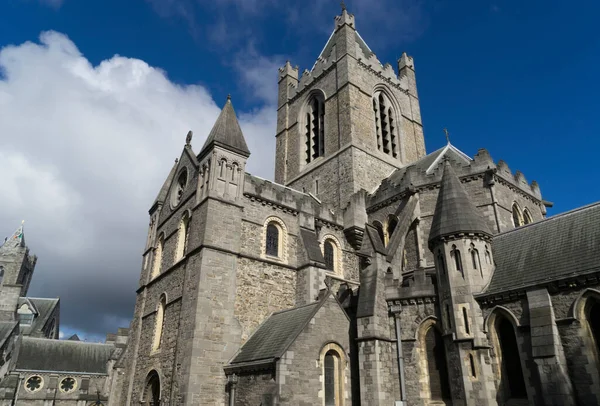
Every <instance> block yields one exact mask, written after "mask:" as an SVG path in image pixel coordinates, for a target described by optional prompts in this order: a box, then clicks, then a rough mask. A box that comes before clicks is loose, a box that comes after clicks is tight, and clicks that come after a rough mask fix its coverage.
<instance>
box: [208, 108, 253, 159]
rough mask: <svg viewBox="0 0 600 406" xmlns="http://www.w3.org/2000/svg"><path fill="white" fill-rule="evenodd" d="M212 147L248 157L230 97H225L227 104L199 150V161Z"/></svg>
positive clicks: (246, 147)
mask: <svg viewBox="0 0 600 406" xmlns="http://www.w3.org/2000/svg"><path fill="white" fill-rule="evenodd" d="M213 145H219V146H221V147H223V148H227V149H229V150H232V151H233V152H236V153H238V154H240V155H242V156H245V157H249V156H250V150H249V149H248V145H246V140H245V139H244V134H243V133H242V129H241V128H240V123H239V122H238V120H237V117H236V115H235V110H234V109H233V104H232V103H231V97H230V96H227V102H226V103H225V106H224V107H223V110H221V114H219V117H218V118H217V121H216V122H215V125H214V126H213V128H212V130H210V133H209V134H208V138H207V139H206V142H205V143H204V146H203V147H202V150H200V154H199V155H198V156H199V157H200V159H201V158H202V157H203V156H204V155H205V154H206V153H207V152H208V151H209V150H210V148H212V146H213Z"/></svg>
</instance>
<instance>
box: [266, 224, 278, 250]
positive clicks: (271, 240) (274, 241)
mask: <svg viewBox="0 0 600 406" xmlns="http://www.w3.org/2000/svg"><path fill="white" fill-rule="evenodd" d="M266 254H267V255H270V256H272V257H278V256H279V228H277V226H276V225H275V224H273V223H270V224H269V225H268V226H267V241H266Z"/></svg>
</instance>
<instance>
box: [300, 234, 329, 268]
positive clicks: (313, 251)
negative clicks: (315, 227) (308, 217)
mask: <svg viewBox="0 0 600 406" xmlns="http://www.w3.org/2000/svg"><path fill="white" fill-rule="evenodd" d="M300 235H301V236H302V243H303V245H304V249H305V250H306V255H307V257H308V260H309V261H312V262H319V263H322V264H324V263H325V258H324V257H323V253H322V252H321V247H320V246H319V240H318V239H317V234H316V233H315V232H314V231H311V230H307V229H305V228H300Z"/></svg>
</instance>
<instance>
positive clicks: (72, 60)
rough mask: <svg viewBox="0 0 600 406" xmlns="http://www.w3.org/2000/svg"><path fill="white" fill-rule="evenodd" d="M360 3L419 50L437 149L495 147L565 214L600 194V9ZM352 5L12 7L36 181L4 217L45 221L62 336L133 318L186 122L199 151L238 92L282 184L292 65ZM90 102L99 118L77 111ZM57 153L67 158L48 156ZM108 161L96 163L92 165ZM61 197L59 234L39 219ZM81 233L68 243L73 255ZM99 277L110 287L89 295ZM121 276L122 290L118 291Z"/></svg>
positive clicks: (19, 145) (501, 2)
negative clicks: (280, 149) (154, 213)
mask: <svg viewBox="0 0 600 406" xmlns="http://www.w3.org/2000/svg"><path fill="white" fill-rule="evenodd" d="M282 3H285V5H282ZM346 3H347V7H348V9H349V11H350V12H352V13H354V14H355V16H356V26H357V29H358V31H359V32H360V33H361V36H362V37H363V38H364V39H365V41H366V42H367V44H369V46H370V47H371V49H372V50H373V51H374V52H375V53H376V54H377V56H378V58H379V60H380V61H382V62H390V63H392V65H395V61H396V59H397V58H398V57H399V56H400V54H401V53H402V52H403V51H406V52H407V53H408V54H409V55H412V56H413V57H414V58H415V66H416V74H417V85H418V91H419V97H420V101H421V109H422V116H423V122H424V129H425V139H426V147H427V150H428V152H431V151H433V150H435V149H437V148H439V147H441V146H442V145H443V144H444V143H445V137H444V134H443V131H442V129H443V128H444V127H447V128H448V129H449V131H450V134H451V141H452V143H453V144H454V145H456V146H457V147H458V148H460V149H461V150H463V151H464V152H466V153H468V154H469V155H473V154H475V153H476V152H477V149H478V148H481V147H485V148H487V149H488V150H489V151H490V153H491V155H492V157H493V158H494V159H495V160H499V159H503V160H505V161H506V162H507V163H508V165H509V167H510V168H511V169H512V170H513V171H516V170H521V171H522V172H523V173H524V174H525V176H526V178H527V179H528V180H529V181H532V180H534V179H535V180H537V181H538V182H539V184H540V187H541V190H542V194H543V196H544V198H545V199H547V200H550V201H553V202H554V203H555V207H554V208H553V209H551V210H550V211H549V213H550V214H553V213H558V212H562V211H566V210H569V209H572V208H575V207H578V206H581V205H584V204H588V203H591V202H594V201H598V200H600V188H597V187H596V186H595V185H594V184H593V183H592V181H593V179H594V178H593V172H594V170H595V166H596V156H597V152H596V150H597V149H598V147H600V141H599V139H598V135H599V134H600V124H599V122H598V119H597V118H598V115H599V114H598V111H600V102H599V101H598V96H597V95H598V94H599V93H600V84H598V80H597V74H596V73H597V71H598V69H597V66H598V64H599V63H600V31H599V30H598V29H597V21H596V20H597V16H598V15H600V3H598V2H594V1H591V0H589V1H587V0H582V1H577V2H576V4H577V7H574V6H573V3H572V2H570V3H568V2H563V1H553V0H549V1H541V0H528V1H517V0H514V1H513V0H497V1H496V0H495V1H486V0H484V1H482V0H479V1H447V0H446V1H445V0H436V1H428V0H422V1H418V0H399V1H398V0H396V1H393V0H368V1H367V0H354V1H350V0H349V1H347V2H346ZM339 11H340V6H339V3H338V2H337V1H324V0H306V1H302V2H282V1H276V0H213V1H201V0H146V1H144V0H126V1H123V0H121V1H116V0H101V1H100V0H86V1H82V0H62V1H61V0H44V1H39V0H4V1H2V2H0V49H2V51H0V105H1V103H2V100H3V99H2V97H3V92H4V95H8V96H4V100H5V103H8V102H7V100H10V108H11V110H10V115H9V113H5V114H6V116H4V117H3V116H2V112H1V111H0V122H5V123H6V122H10V125H8V126H3V125H2V124H0V158H3V157H4V158H5V159H7V160H9V162H11V163H12V164H11V165H13V166H12V167H13V168H21V169H19V171H18V172H19V173H20V174H22V176H21V175H19V176H16V177H15V179H13V183H9V184H8V186H7V185H6V184H5V185H3V187H9V186H12V187H17V188H19V187H20V188H22V190H20V192H19V193H20V194H19V199H16V198H15V200H14V201H13V204H12V206H9V209H8V211H6V210H5V211H3V213H2V214H0V230H1V231H2V232H4V233H5V234H6V235H8V234H9V233H10V232H12V230H13V229H14V228H15V227H16V226H17V225H18V224H19V223H20V220H21V218H26V219H27V220H28V223H27V227H28V228H27V232H28V234H27V235H28V242H29V244H30V246H31V247H32V250H33V251H37V252H38V255H39V256H40V262H39V266H38V273H39V274H40V275H37V274H36V278H34V283H33V286H32V293H33V294H37V295H45V294H46V295H50V296H52V295H60V296H61V298H62V301H63V318H62V320H61V323H62V326H63V330H65V331H68V332H71V331H77V332H78V333H81V334H82V335H84V336H88V337H90V338H96V337H98V336H99V335H100V334H101V332H102V331H106V330H107V329H114V328H116V327H117V326H121V325H124V323H127V322H128V317H130V315H131V312H132V304H133V301H134V293H133V290H134V289H135V287H136V283H137V278H138V275H139V261H140V260H139V255H140V254H141V250H142V248H143V247H142V245H143V241H144V239H145V236H144V233H145V231H146V230H145V228H146V222H147V217H146V212H145V210H147V208H148V206H149V205H150V204H151V201H152V199H153V198H154V195H155V194H156V191H157V190H158V188H159V187H160V184H161V183H162V179H163V178H164V176H166V172H167V171H168V168H169V166H170V165H171V164H172V160H173V159H174V158H175V157H177V156H178V155H179V152H180V149H181V147H182V145H183V140H184V138H185V133H186V131H187V129H189V128H192V129H193V130H194V133H195V136H194V145H195V148H196V150H198V149H199V147H200V146H201V142H202V141H203V139H204V137H205V136H206V133H207V131H208V130H209V129H210V126H211V125H212V122H213V121H214V118H215V117H216V114H217V113H218V108H219V107H220V106H221V105H222V104H223V102H224V100H225V97H226V95H227V94H228V93H231V94H232V97H233V102H234V105H235V107H236V110H237V111H238V114H239V115H240V118H241V121H242V127H243V129H244V132H245V134H246V137H247V138H249V140H248V141H249V144H250V147H251V149H252V147H253V146H254V149H252V152H253V156H252V157H251V161H250V163H249V168H250V170H251V171H252V172H253V173H257V174H259V175H261V176H264V177H269V178H272V167H273V163H272V161H273V149H274V148H273V145H274V139H273V138H274V124H273V123H274V114H275V110H274V98H275V91H276V86H277V85H276V68H277V67H278V66H280V65H282V64H283V63H284V62H285V60H286V59H289V60H290V61H291V62H292V64H293V65H299V66H300V69H301V70H303V69H304V68H310V67H311V66H312V64H313V62H314V59H315V58H316V57H317V56H318V54H319V52H320V50H321V49H322V47H323V45H324V44H325V42H326V41H327V38H328V36H329V34H330V33H331V31H332V28H333V17H334V16H335V15H336V14H338V13H339ZM48 31H50V33H48ZM43 32H46V34H44V35H45V37H42V39H40V35H41V34H42V33H43ZM28 41H30V42H32V44H26V43H27V42H28ZM115 55H119V56H120V57H121V58H119V57H115ZM90 81H91V82H90ZM90 83H93V85H92V84H90ZM90 86H91V87H90ZM97 89H102V91H103V92H105V93H97V91H98V90H97ZM107 89H108V90H107ZM106 92H108V93H109V94H110V96H107V93H106ZM56 95H59V96H56ZM73 95H75V96H73ZM99 95H101V96H99ZM99 99H101V101H102V103H101V104H98V103H99V102H98V100H99ZM78 105H79V106H89V107H87V108H86V110H82V111H80V112H79V113H77V112H75V110H74V106H78ZM6 106H9V104H6V105H5V107H6ZM115 106H118V108H117V107H115ZM159 107H160V108H159ZM5 112H6V109H5ZM56 117H60V119H57V118H56ZM32 123H38V124H37V127H36V126H34V125H33V124H32ZM15 133H18V134H19V135H20V137H18V138H19V140H18V141H15ZM56 145H60V146H61V147H60V149H56V150H53V148H57V147H56ZM88 149H89V151H90V152H89V154H90V155H89V156H86V155H85V154H86V153H85V152H83V153H82V152H81V151H82V150H84V151H87V150H88ZM3 150H4V154H5V156H3V155H2V153H3V152H2V151H3ZM45 150H47V151H55V155H52V156H53V157H54V159H51V158H48V159H47V160H44V157H43V155H42V154H41V153H40V154H39V155H36V152H35V151H42V152H44V151H45ZM7 151H8V152H7ZM123 151H125V152H127V153H124V152H123ZM101 152H102V154H104V155H103V156H102V157H101V158H97V157H98V155H99V154H100V153H101ZM11 153H12V154H13V155H10V154H11ZM61 154H64V155H61ZM45 155H48V154H45ZM59 156H60V157H64V158H60V157H59ZM94 159H98V162H97V166H90V167H89V168H88V167H86V166H85V165H87V164H88V163H94V162H96V161H94ZM142 162H143V165H145V166H143V169H144V170H142V169H140V167H141V165H142V164H141V163H142ZM69 164H72V166H69ZM36 165H37V166H36ZM99 168H102V169H99ZM132 168H133V169H132ZM15 171H17V169H15ZM125 174H126V175H125ZM77 175H79V176H77ZM115 177H116V178H118V179H119V180H118V181H115ZM39 179H46V180H45V181H44V184H43V185H42V186H39V187H36V185H37V184H36V183H35V182H37V181H39ZM0 185H1V184H0ZM48 185H50V186H48ZM32 189H35V190H38V189H43V190H44V191H45V193H46V194H42V193H37V192H36V193H34V192H31V190H32ZM46 189H47V190H46ZM87 190H89V191H90V192H89V193H90V194H87V192H85V191H87ZM93 193H97V194H96V195H94V194H93ZM124 193H127V195H128V196H132V197H131V198H130V199H129V200H131V202H129V201H127V202H126V201H125V200H122V199H123V198H122V197H121V196H123V195H124ZM48 202H53V204H55V208H53V209H52V211H51V213H52V216H53V221H51V222H50V223H51V224H48V213H49V212H44V211H43V210H41V209H39V207H40V206H42V205H47V204H48ZM94 202H101V203H102V204H100V203H98V204H97V205H94ZM50 206H51V205H50ZM48 210H49V209H48ZM115 212H119V213H120V214H119V216H121V217H119V216H115V215H114V214H113V213H115ZM77 216H85V217H83V218H85V219H86V222H85V223H86V225H85V226H83V225H81V221H79V220H76V221H75V220H73V218H77ZM92 218H93V219H94V220H93V221H91V220H90V221H89V223H90V224H89V225H88V224H87V223H88V221H87V220H88V219H92ZM30 219H32V220H30ZM84 229H85V230H84ZM82 230H84V231H85V232H84V231H82ZM73 235H76V236H77V238H73V241H71V242H69V243H68V244H66V245H68V247H69V249H67V248H64V249H62V250H57V248H56V246H55V244H56V243H59V244H60V243H65V242H66V241H67V240H68V239H69V238H71V237H70V236H73ZM88 240H89V242H88ZM125 240H127V241H128V242H124V241H125ZM57 252H58V253H57ZM58 254H61V255H60V256H59V255H58ZM107 256H108V257H109V258H107ZM97 261H101V262H102V266H100V267H99V265H98V264H97V263H96V262H97ZM73 264H75V265H73ZM103 267H105V269H103ZM91 275H94V276H91ZM65 278H66V279H67V280H69V281H72V283H69V282H65ZM90 278H92V279H93V280H94V281H97V282H98V285H97V286H95V287H94V286H92V287H90V286H88V285H86V282H87V281H89V280H90ZM94 278H97V279H94ZM111 278H119V279H120V280H121V281H123V282H122V283H119V285H123V287H122V288H118V289H113V286H112V285H110V284H109V283H108V282H103V280H106V279H111ZM113 283H115V282H113ZM83 286H85V288H82V287H83ZM72 291H77V292H79V293H78V294H70V293H69V292H72ZM127 292H129V293H127ZM81 301H88V302H89V306H88V307H87V308H86V307H85V306H84V307H83V308H82V307H81V306H80V303H81ZM73 307H76V308H77V310H72V309H73ZM101 307H102V308H103V309H104V308H106V309H107V310H104V311H100V310H98V309H99V308H101ZM69 309H71V310H69ZM90 315H93V316H97V318H98V319H97V320H99V321H95V322H91V321H89V320H90V319H91V318H90Z"/></svg>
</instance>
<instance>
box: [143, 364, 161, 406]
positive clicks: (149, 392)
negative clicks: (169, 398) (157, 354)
mask: <svg viewBox="0 0 600 406" xmlns="http://www.w3.org/2000/svg"><path fill="white" fill-rule="evenodd" d="M142 399H143V401H142V404H143V405H145V406H158V405H160V377H159V376H158V372H156V371H154V370H153V371H150V373H149V374H148V376H147V378H146V386H145V387H144V397H143V398H142Z"/></svg>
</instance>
